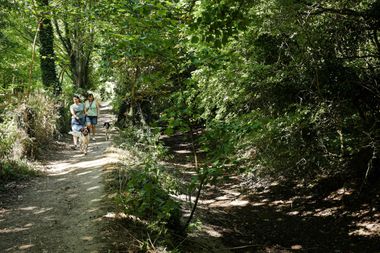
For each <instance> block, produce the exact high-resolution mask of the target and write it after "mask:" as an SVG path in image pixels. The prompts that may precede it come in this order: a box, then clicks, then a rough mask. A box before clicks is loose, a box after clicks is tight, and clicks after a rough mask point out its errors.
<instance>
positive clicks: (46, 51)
mask: <svg viewBox="0 0 380 253" xmlns="http://www.w3.org/2000/svg"><path fill="white" fill-rule="evenodd" d="M37 3H38V5H39V8H40V10H39V11H40V20H39V40H40V64H41V74H42V83H43V85H44V86H46V87H52V88H53V90H54V93H55V94H57V95H58V94H60V93H61V90H62V88H61V87H60V84H59V81H58V78H57V72H56V67H55V53H54V31H53V26H52V22H51V18H50V16H51V14H50V11H49V9H50V6H49V0H38V1H37Z"/></svg>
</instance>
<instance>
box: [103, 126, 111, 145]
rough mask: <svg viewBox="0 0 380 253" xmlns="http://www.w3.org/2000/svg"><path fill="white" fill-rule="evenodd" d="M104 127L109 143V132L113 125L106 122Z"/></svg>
mask: <svg viewBox="0 0 380 253" xmlns="http://www.w3.org/2000/svg"><path fill="white" fill-rule="evenodd" d="M103 127H104V128H105V133H106V141H108V140H109V139H110V136H109V130H110V128H111V123H109V122H108V121H107V122H104V124H103Z"/></svg>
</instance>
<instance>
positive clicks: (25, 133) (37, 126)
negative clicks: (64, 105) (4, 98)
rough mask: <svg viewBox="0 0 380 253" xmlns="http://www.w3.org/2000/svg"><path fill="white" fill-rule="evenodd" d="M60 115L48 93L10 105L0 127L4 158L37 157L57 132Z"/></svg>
mask: <svg viewBox="0 0 380 253" xmlns="http://www.w3.org/2000/svg"><path fill="white" fill-rule="evenodd" d="M58 118H59V112H58V110H57V107H56V105H55V103H54V100H53V99H51V98H50V97H49V96H48V94H43V93H33V94H30V95H28V96H26V97H25V98H24V99H21V102H20V103H18V104H16V105H9V106H8V107H7V108H6V109H5V112H4V114H3V115H2V119H3V122H2V123H1V124H0V136H1V137H2V138H1V140H0V158H5V157H10V158H15V159H19V158H22V157H32V158H34V157H36V156H37V155H38V154H39V153H40V151H41V149H43V148H46V147H48V146H49V144H50V143H51V141H52V140H53V139H54V136H55V135H56V133H57V128H56V125H57V119H58Z"/></svg>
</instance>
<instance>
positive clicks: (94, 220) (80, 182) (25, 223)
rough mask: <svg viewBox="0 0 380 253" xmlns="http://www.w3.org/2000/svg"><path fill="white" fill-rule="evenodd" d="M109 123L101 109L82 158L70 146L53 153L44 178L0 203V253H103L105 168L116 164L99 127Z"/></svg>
mask: <svg viewBox="0 0 380 253" xmlns="http://www.w3.org/2000/svg"><path fill="white" fill-rule="evenodd" d="M112 119H113V116H112V115H111V114H110V108H109V107H108V106H107V104H104V107H102V110H101V117H100V120H99V123H98V126H99V127H98V130H99V131H98V135H97V137H96V141H95V142H94V141H91V143H90V145H89V153H88V154H87V155H86V156H85V155H83V154H81V153H80V152H79V151H73V150H70V149H69V148H68V145H66V148H64V149H62V150H58V151H52V152H51V153H49V154H48V160H47V173H48V176H46V177H42V178H38V179H36V180H34V181H33V182H32V183H30V184H29V186H27V187H26V188H25V189H23V190H22V191H20V192H19V193H18V195H17V196H16V197H15V198H14V199H10V200H7V201H6V202H5V203H2V202H0V252H46V253H47V252H107V250H106V249H107V240H106V235H105V234H104V233H103V232H104V229H103V228H104V226H105V223H106V221H105V220H104V219H103V216H104V215H105V214H106V213H107V206H106V205H105V204H104V203H105V202H104V201H103V199H104V198H105V196H106V194H105V192H104V185H103V182H104V178H103V174H104V173H105V171H104V169H103V168H104V167H105V166H106V165H107V164H112V163H115V162H117V161H118V159H117V157H116V156H115V155H113V154H112V153H106V152H105V151H106V149H107V147H108V146H109V145H110V142H109V141H106V140H105V137H104V132H103V131H104V130H103V129H102V127H101V126H102V125H103V122H104V120H112ZM67 141H70V139H68V140H67ZM2 201H4V200H2Z"/></svg>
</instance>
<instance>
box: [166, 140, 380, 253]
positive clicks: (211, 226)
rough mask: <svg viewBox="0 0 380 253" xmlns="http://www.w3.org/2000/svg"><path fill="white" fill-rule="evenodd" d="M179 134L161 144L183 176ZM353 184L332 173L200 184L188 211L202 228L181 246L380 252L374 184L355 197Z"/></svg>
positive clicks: (186, 164)
mask: <svg viewBox="0 0 380 253" xmlns="http://www.w3.org/2000/svg"><path fill="white" fill-rule="evenodd" d="M186 139H187V138H185V137H184V136H183V135H178V136H174V137H170V138H164V142H165V143H166V145H167V146H168V147H169V148H170V153H172V154H174V157H173V159H171V160H170V161H167V166H169V167H175V168H176V169H175V172H174V173H175V174H176V177H177V178H183V180H184V181H189V178H190V176H191V175H192V174H193V169H194V164H193V162H192V161H193V156H192V152H191V148H190V147H191V145H190V143H188V142H187V141H186ZM354 188H355V185H348V184H347V183H346V184H344V181H342V180H339V179H334V178H327V179H326V180H321V181H320V182H319V184H317V185H315V186H313V187H310V186H308V185H302V184H300V183H298V182H277V181H273V180H267V181H256V180H254V178H252V177H251V178H247V177H245V178H244V177H241V176H235V177H231V178H230V179H228V180H226V181H224V182H221V183H220V184H219V185H217V186H210V185H208V186H207V187H206V188H205V189H204V192H203V193H202V195H201V199H200V202H199V203H200V204H199V208H198V210H197V212H196V217H195V220H196V219H198V220H199V221H200V222H201V224H202V226H201V228H202V230H201V231H198V232H194V233H191V234H190V235H189V238H188V239H187V240H186V241H185V242H184V245H183V246H184V248H185V249H187V250H186V251H188V252H268V253H269V252H334V253H339V252H358V253H363V252H368V253H375V252H376V253H379V252H380V186H379V185H372V186H371V187H370V188H369V189H366V190H365V191H363V192H362V193H361V194H360V196H358V195H357V194H356V193H355V191H354V190H353V189H354ZM357 188H358V187H357V186H356V189H357ZM179 198H181V196H179ZM183 199H184V196H183V197H182V200H183ZM193 199H194V198H193Z"/></svg>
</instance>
